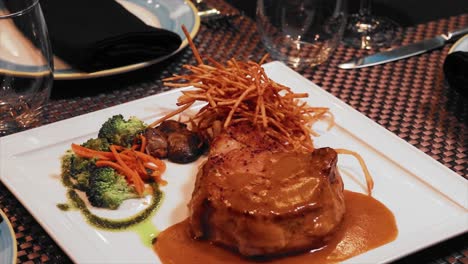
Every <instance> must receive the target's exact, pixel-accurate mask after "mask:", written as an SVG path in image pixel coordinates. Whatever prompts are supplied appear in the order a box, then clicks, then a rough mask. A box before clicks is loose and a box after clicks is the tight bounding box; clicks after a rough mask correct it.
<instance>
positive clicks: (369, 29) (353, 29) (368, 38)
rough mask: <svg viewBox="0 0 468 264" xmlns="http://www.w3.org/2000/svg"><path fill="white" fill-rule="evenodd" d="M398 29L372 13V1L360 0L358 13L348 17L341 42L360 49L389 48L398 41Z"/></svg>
mask: <svg viewBox="0 0 468 264" xmlns="http://www.w3.org/2000/svg"><path fill="white" fill-rule="evenodd" d="M399 29H400V26H399V25H398V24H397V23H396V22H395V21H393V20H392V19H390V18H387V17H381V16H375V15H374V14H373V13H372V0H360V6H359V11H358V13H356V14H351V15H350V16H349V17H348V25H347V27H346V30H345V33H344V37H343V42H344V43H345V44H346V45H349V46H352V47H355V48H360V49H375V48H380V47H389V46H391V45H392V44H393V43H394V42H395V41H396V40H397V39H398V33H399Z"/></svg>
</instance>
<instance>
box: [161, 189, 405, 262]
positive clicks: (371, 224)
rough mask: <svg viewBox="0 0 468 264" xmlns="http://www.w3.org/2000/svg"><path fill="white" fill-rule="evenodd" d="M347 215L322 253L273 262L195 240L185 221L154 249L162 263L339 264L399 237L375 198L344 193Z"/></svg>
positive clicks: (388, 214) (168, 231)
mask: <svg viewBox="0 0 468 264" xmlns="http://www.w3.org/2000/svg"><path fill="white" fill-rule="evenodd" d="M345 204H346V213H345V216H344V220H343V223H342V225H341V227H340V228H339V229H338V230H337V232H336V233H335V234H334V236H333V237H332V239H331V240H330V241H329V242H328V243H327V245H326V246H324V247H323V248H322V249H320V250H315V251H313V252H309V253H303V254H299V255H294V256H288V257H282V258H277V259H273V260H270V261H262V262H258V261H257V262H256V261H254V260H249V259H245V258H242V257H241V256H240V255H238V254H236V253H233V252H231V251H228V250H226V249H223V248H220V247H217V246H215V245H212V244H211V243H210V242H207V241H198V240H194V239H192V238H191V237H190V236H189V233H188V228H189V225H188V221H187V220H185V221H183V222H181V223H178V224H176V225H174V226H171V227H169V228H168V229H166V230H165V231H163V232H162V233H161V234H160V235H159V237H158V239H157V242H156V243H155V244H154V250H155V251H156V253H157V255H158V256H159V258H160V259H161V261H162V262H163V263H173V264H178V263H181V264H182V263H183V264H186V263H205V264H211V263H224V264H228V263H236V264H238V263H241V264H244V263H281V264H295V263H316V264H322V263H336V262H340V261H343V260H346V259H348V258H351V257H353V256H356V255H359V254H362V253H364V252H366V251H369V250H371V249H373V248H376V247H379V246H381V245H384V244H386V243H389V242H391V241H393V240H394V239H395V238H396V237H397V234H398V229H397V225H396V222H395V217H394V216H393V214H392V212H391V211H390V210H389V209H388V208H387V207H385V205H383V204H382V203H380V202H379V201H377V200H376V199H374V198H372V197H369V196H367V195H363V194H360V193H355V192H350V191H345Z"/></svg>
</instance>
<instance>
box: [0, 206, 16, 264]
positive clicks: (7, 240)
mask: <svg viewBox="0 0 468 264" xmlns="http://www.w3.org/2000/svg"><path fill="white" fill-rule="evenodd" d="M1 219H3V221H1ZM16 250H17V249H16V238H15V232H14V231H13V227H12V226H11V223H10V221H9V220H8V218H7V216H6V215H5V213H4V212H3V211H2V210H1V209H0V263H5V264H14V263H16V256H17V255H16V254H17V252H16Z"/></svg>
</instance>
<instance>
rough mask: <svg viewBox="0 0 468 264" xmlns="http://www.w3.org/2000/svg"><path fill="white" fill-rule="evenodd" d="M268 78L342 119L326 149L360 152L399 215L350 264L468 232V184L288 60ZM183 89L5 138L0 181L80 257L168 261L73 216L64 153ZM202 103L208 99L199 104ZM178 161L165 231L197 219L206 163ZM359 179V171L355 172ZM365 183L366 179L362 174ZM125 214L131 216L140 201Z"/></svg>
mask: <svg viewBox="0 0 468 264" xmlns="http://www.w3.org/2000/svg"><path fill="white" fill-rule="evenodd" d="M265 68H266V70H267V73H268V75H269V76H270V77H271V78H272V79H273V80H275V81H277V82H279V83H282V84H284V85H287V86H289V87H291V88H292V89H293V91H295V92H298V93H303V92H307V93H309V98H307V99H306V100H307V101H308V103H309V104H310V105H313V106H325V107H329V108H330V110H331V112H332V113H333V114H334V116H335V121H336V125H335V126H334V127H333V128H332V129H331V130H329V131H326V130H325V129H322V128H323V127H324V126H323V125H321V124H318V125H317V126H316V131H318V132H319V133H320V134H321V136H320V137H317V138H315V139H314V140H315V144H316V146H318V147H324V146H330V147H334V148H347V149H351V150H354V151H357V152H359V153H360V154H361V155H362V157H363V158H364V160H365V161H366V163H367V165H368V167H369V169H370V172H371V174H372V175H373V178H374V181H375V188H374V192H373V194H374V197H375V198H377V199H378V200H380V201H381V202H383V203H384V204H385V205H386V206H387V207H389V208H390V210H391V211H392V212H393V213H394V215H395V217H396V220H397V225H398V229H399V234H398V237H397V239H396V240H395V241H393V242H391V243H389V244H386V245H384V246H381V247H379V248H376V249H374V250H371V251H369V252H367V253H364V254H361V255H359V256H356V257H354V258H352V259H349V260H348V261H346V262H349V263H378V262H388V261H392V260H395V259H397V258H400V257H402V256H405V255H407V254H409V253H412V252H414V251H417V250H419V249H422V248H424V247H427V246H430V245H432V244H434V243H437V242H440V241H442V240H445V239H448V238H450V237H453V236H455V235H457V234H461V233H464V232H466V231H467V230H468V213H467V212H468V210H467V207H468V181H466V180H465V179H464V178H463V177H461V176H460V175H457V174H456V173H454V172H453V171H451V170H449V169H448V168H447V167H445V166H443V165H441V164H440V163H438V162H437V161H435V160H434V159H432V158H430V157H429V156H427V155H426V154H424V153H423V152H421V151H419V150H418V149H416V148H415V147H413V146H411V145H410V144H408V143H407V142H405V141H403V140H402V139H400V138H399V137H397V136H395V135H394V134H392V133H391V132H389V131H387V130H386V129H384V128H383V127H381V126H379V125H378V124H376V123H375V122H373V121H372V120H370V119H368V118H367V117H365V116H364V115H362V114H361V113H359V112H358V111H356V110H354V109H353V108H351V107H350V106H348V105H347V104H345V103H344V102H342V101H340V100H339V99H337V98H336V97H334V96H332V95H331V94H329V93H327V92H325V91H324V90H322V89H321V88H320V87H318V86H317V85H315V84H313V83H311V82H310V81H308V80H307V79H305V78H304V77H302V76H301V75H299V74H298V73H296V72H294V71H292V70H291V69H289V68H287V67H286V66H285V65H283V64H281V63H279V62H273V63H269V64H267V65H265ZM178 96H180V90H173V91H170V92H167V93H162V94H158V95H154V96H150V97H146V98H143V99H140V100H136V101H132V102H129V103H126V104H122V105H118V106H115V107H111V108H107V109H104V110H100V111H97V112H93V113H89V114H86V115H82V116H78V117H75V118H71V119H68V120H64V121H60V122H56V123H53V124H50V125H46V126H43V127H39V128H36V129H31V130H28V131H25V132H22V133H17V134H13V135H10V136H7V137H3V138H0V180H2V182H3V183H4V184H5V185H6V186H7V187H8V188H9V190H10V191H11V192H12V193H13V194H14V195H15V196H16V197H17V198H18V199H19V200H20V201H21V203H22V204H23V205H24V206H25V207H26V208H27V209H28V210H29V212H30V213H31V214H32V215H33V216H34V217H35V218H36V219H37V221H38V222H39V223H40V224H41V225H42V227H43V228H44V229H45V230H46V231H47V232H48V233H49V234H50V236H51V237H52V238H53V239H54V240H55V241H56V242H57V243H58V244H59V245H60V246H61V247H62V249H63V250H64V251H65V252H66V253H67V254H68V255H69V256H70V258H71V259H72V260H73V261H75V262H78V263H91V262H92V263H104V262H105V263H155V262H156V263H158V262H159V261H158V258H157V255H156V254H155V253H154V252H153V251H152V249H151V248H149V247H145V246H144V245H143V244H142V242H141V241H140V240H139V237H138V235H137V234H136V233H134V232H132V231H120V232H109V231H103V230H100V229H96V228H94V227H92V226H90V225H89V224H88V223H87V222H86V221H85V219H84V217H83V216H82V215H81V214H80V213H79V212H77V211H71V212H63V211H60V210H59V209H58V208H57V207H56V205H57V203H63V202H65V201H66V195H65V192H66V190H65V188H64V186H62V184H61V182H60V180H59V175H60V157H61V155H63V153H64V152H65V151H66V150H67V149H69V147H70V144H71V143H72V142H74V143H82V142H84V141H85V140H87V139H88V138H90V137H95V136H96V135H97V131H98V129H99V128H100V126H101V124H102V123H103V122H104V121H105V120H107V119H108V118H109V117H110V116H112V115H114V114H123V115H124V116H126V117H129V116H137V117H139V118H141V119H143V120H145V121H146V122H148V123H150V122H152V121H154V120H156V119H157V118H158V117H160V116H162V115H163V114H165V113H167V112H169V111H171V110H173V109H175V108H176V105H175V102H176V100H177V97H178ZM199 106H200V105H198V107H199ZM199 163H200V161H198V162H196V163H192V164H187V165H176V164H171V163H168V168H167V171H166V173H165V174H164V178H165V179H166V180H168V181H169V184H168V185H167V186H166V187H164V188H162V190H163V192H164V193H165V198H164V200H163V203H162V206H161V207H160V209H159V210H158V211H157V213H156V215H155V216H154V217H153V218H152V219H151V221H152V222H153V223H154V225H156V226H157V227H158V229H159V230H164V229H165V228H167V227H169V226H171V225H173V224H175V223H177V222H179V221H181V220H183V219H184V218H186V217H187V213H188V211H187V208H186V204H187V202H188V201H189V200H190V196H191V193H192V188H193V183H194V178H195V174H196V170H197V165H198V164H199ZM338 165H339V168H340V170H342V171H346V173H342V175H343V179H344V182H345V188H346V189H348V190H352V191H358V192H365V190H364V189H363V187H362V183H363V181H364V180H363V179H364V176H363V175H362V172H361V168H360V166H359V164H358V163H357V161H355V160H354V159H352V158H348V157H345V156H340V157H339V164H338ZM349 175H354V177H350V176H349ZM361 179H362V180H361ZM127 202H128V203H126V204H124V206H123V207H122V208H121V209H119V210H118V211H116V212H106V210H104V211H103V212H101V213H102V214H104V215H106V214H108V215H109V216H119V214H121V215H126V214H128V213H131V212H132V210H134V207H132V206H133V205H134V203H138V202H139V201H127Z"/></svg>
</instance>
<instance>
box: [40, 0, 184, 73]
mask: <svg viewBox="0 0 468 264" xmlns="http://www.w3.org/2000/svg"><path fill="white" fill-rule="evenodd" d="M40 5H41V8H42V11H43V14H44V18H45V20H46V24H47V27H48V31H49V37H50V41H51V45H52V50H53V52H54V54H55V55H57V56H58V57H60V58H61V59H63V60H64V61H66V62H67V63H68V64H70V65H72V66H73V67H75V68H77V69H79V70H82V71H85V72H91V71H97V70H103V69H110V68H114V67H119V66H124V65H130V64H134V63H138V62H143V61H149V60H153V59H156V58H159V57H161V56H165V55H168V54H171V53H172V52H174V51H176V50H177V49H178V48H179V46H180V44H181V38H180V37H179V35H177V34H176V33H174V32H171V31H168V30H165V29H160V28H154V27H151V26H148V25H146V24H145V23H144V22H143V21H141V20H140V19H139V18H137V17H136V16H134V15H133V14H131V13H130V12H128V11H127V10H126V9H125V8H124V7H123V6H121V5H120V4H118V3H117V2H116V1H115V0H40Z"/></svg>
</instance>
